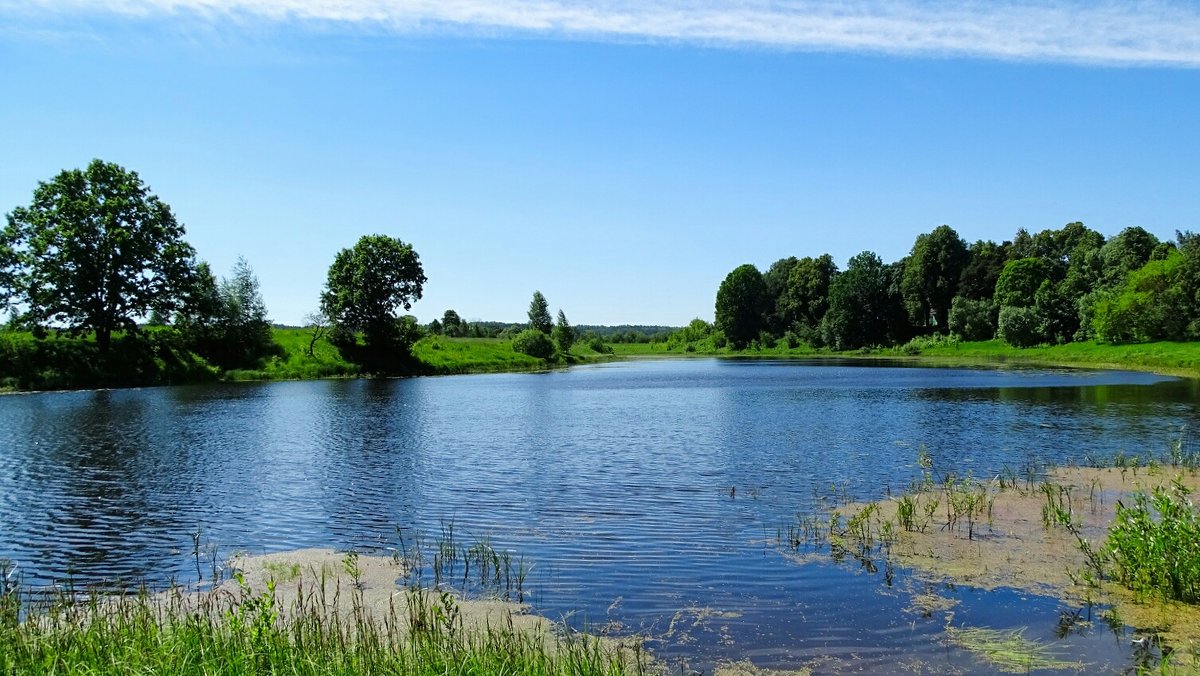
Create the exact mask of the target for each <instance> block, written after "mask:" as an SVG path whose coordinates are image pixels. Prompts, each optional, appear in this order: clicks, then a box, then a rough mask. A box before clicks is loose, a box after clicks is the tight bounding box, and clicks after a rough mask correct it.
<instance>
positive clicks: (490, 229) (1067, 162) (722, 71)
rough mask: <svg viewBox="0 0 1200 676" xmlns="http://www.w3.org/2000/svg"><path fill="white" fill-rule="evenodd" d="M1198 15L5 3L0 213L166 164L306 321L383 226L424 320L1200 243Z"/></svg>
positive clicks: (1155, 7) (289, 314) (193, 230)
mask: <svg viewBox="0 0 1200 676" xmlns="http://www.w3.org/2000/svg"><path fill="white" fill-rule="evenodd" d="M1198 67H1200V8H1197V7H1196V5H1195V4H1193V3H1181V2H1142V3H1136V4H1135V3H1112V4H1109V3H1076V2H1019V3H1002V2H993V3H948V2H926V3H918V2H890V3H867V2H861V1H857V0H846V1H843V2H836V3H832V2H805V1H797V2H765V1H758V0H746V1H744V2H719V1H716V0H700V1H698V2H692V3H680V2H676V1H675V0H643V1H642V2H637V3H634V2H616V1H608V2H579V1H573V0H537V1H528V0H497V1H496V2H480V1H478V0H454V1H453V2H452V1H450V0H445V1H443V2H431V1H417V0H414V1H405V0H339V1H338V2H301V1H300V0H170V1H167V0H163V1H156V0H110V1H108V2H82V1H81V0H16V1H12V0H0V91H2V92H3V94H4V98H5V105H4V106H0V210H2V211H3V212H5V213H7V212H8V211H10V210H11V209H12V208H13V207H15V206H17V205H21V204H27V203H28V202H29V200H30V197H31V193H32V190H33V188H34V187H35V185H36V184H37V182H38V181H39V180H46V179H48V178H50V177H52V176H53V175H54V174H56V173H57V172H58V171H60V170H62V169H64V168H69V167H81V166H84V165H85V164H86V163H87V162H88V161H90V160H91V159H92V158H94V157H100V158H103V159H105V160H108V161H112V162H117V163H119V164H122V165H124V166H125V167H127V168H129V169H133V170H136V171H138V172H139V173H140V175H141V176H142V178H143V180H144V181H145V182H146V183H147V184H148V185H149V186H150V187H151V189H152V190H153V191H154V192H155V193H156V194H158V195H159V196H160V197H161V198H162V199H164V200H165V201H166V202H168V203H169V204H170V205H171V206H172V207H173V209H174V210H175V213H176V215H177V216H178V217H179V219H180V220H181V221H182V222H183V223H184V224H185V225H186V227H187V230H188V240H189V241H190V242H191V243H192V244H193V245H194V246H195V247H196V249H197V253H198V255H199V257H201V258H203V259H205V260H208V261H210V262H211V263H212V264H213V266H214V269H215V270H216V271H217V272H218V273H219V274H224V273H227V272H228V271H229V269H230V268H231V266H232V264H233V262H234V260H235V258H236V257H237V256H238V255H244V256H245V257H246V258H247V259H248V260H249V262H250V264H251V266H252V267H253V268H254V270H255V272H256V273H257V274H258V277H259V279H260V281H261V283H262V291H263V296H264V298H265V300H266V302H267V306H268V309H269V310H270V313H271V316H272V318H273V319H275V320H276V321H282V322H289V323H295V322H299V321H300V319H301V317H302V316H303V315H304V314H305V313H307V312H309V311H311V310H313V309H315V308H316V305H317V298H318V294H319V292H320V290H321V287H322V285H323V283H324V278H325V273H326V270H327V269H328V266H329V263H330V262H331V261H332V259H333V256H334V254H335V253H336V252H337V251H338V250H339V249H341V248H343V247H347V246H350V245H352V244H353V243H354V241H355V240H356V239H357V238H358V237H359V236H360V235H363V234H369V233H385V234H389V235H392V236H396V237H399V238H401V239H403V240H404V241H406V242H409V243H411V244H412V245H413V246H414V247H415V248H416V250H417V251H418V253H419V254H420V256H421V259H422V262H423V264H424V266H425V271H426V274H427V275H428V277H429V282H428V284H427V286H426V291H425V296H424V299H423V300H421V301H420V302H418V303H417V304H416V305H415V306H414V308H413V312H414V314H416V315H417V316H418V317H419V318H420V319H421V320H422V321H428V320H430V319H433V318H434V317H437V316H440V315H441V314H442V312H443V311H444V310H446V309H447V308H453V309H455V310H457V311H458V312H459V313H460V314H461V315H463V316H464V317H468V318H472V319H491V320H500V321H521V320H523V319H524V315H525V310H526V309H527V307H528V303H529V298H530V295H531V294H532V292H533V291H534V290H535V289H539V290H541V291H542V292H543V293H544V294H545V295H546V296H547V298H548V299H549V301H550V304H551V307H552V309H554V310H557V309H558V308H560V307H561V308H562V309H564V310H565V311H566V313H567V316H568V317H569V318H570V319H571V320H572V322H573V323H588V324H618V323H641V324H683V323H686V322H687V321H688V320H690V319H691V318H693V317H697V316H699V317H702V318H705V319H711V318H712V313H713V298H714V295H715V292H716V288H717V285H718V284H719V283H720V281H721V279H722V278H723V277H724V276H725V275H726V274H727V273H728V272H729V271H730V270H732V269H733V268H734V267H736V266H738V265H740V264H742V263H754V264H756V265H758V266H759V268H760V269H763V270H765V269H766V268H767V267H768V266H769V265H770V264H771V262H772V261H774V260H776V259H778V258H780V257H783V256H788V255H796V256H805V255H818V254H821V253H825V252H828V253H830V254H832V255H833V257H834V259H835V260H836V261H837V262H838V263H839V264H840V265H844V263H845V261H846V259H848V258H849V257H850V256H852V255H854V254H856V253H858V252H860V251H863V250H866V249H870V250H873V251H875V252H877V253H879V254H880V255H881V256H882V257H883V258H884V259H885V260H888V261H890V260H894V259H896V258H899V257H901V256H903V255H905V254H906V253H907V252H908V249H909V248H910V247H911V245H912V242H913V239H914V238H915V237H916V235H917V234H918V233H921V232H928V231H929V230H931V229H933V228H934V227H936V226H938V225H940V224H943V223H945V224H949V225H951V226H952V227H954V228H955V229H956V230H958V232H959V233H960V234H961V235H962V236H963V237H964V238H966V239H967V240H971V241H973V240H976V239H994V240H997V241H999V240H1003V239H1008V238H1010V237H1011V236H1012V234H1013V233H1014V232H1015V231H1016V229H1017V228H1019V227H1025V228H1028V229H1030V230H1041V229H1043V228H1047V227H1055V228H1057V227H1061V226H1062V225H1064V224H1065V223H1068V222H1070V221H1075V220H1082V221H1083V222H1085V223H1086V224H1087V225H1089V226H1091V227H1093V228H1095V229H1097V230H1099V231H1101V232H1103V233H1105V234H1106V235H1112V234H1115V233H1117V232H1119V231H1120V230H1121V229H1122V228H1125V227H1128V226H1132V225H1140V226H1142V227H1145V228H1146V229H1148V230H1150V231H1151V232H1154V233H1156V234H1158V235H1159V236H1160V237H1170V236H1173V233H1174V231H1175V230H1176V229H1184V230H1200V222H1198V221H1200V218H1198V215H1200V153H1198V151H1200V124H1197V119H1200V118H1198V117H1197V115H1198V113H1197V111H1200V69H1198Z"/></svg>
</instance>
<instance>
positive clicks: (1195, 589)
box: [1105, 482, 1200, 603]
mask: <svg viewBox="0 0 1200 676" xmlns="http://www.w3.org/2000/svg"><path fill="white" fill-rule="evenodd" d="M1105 550H1106V552H1107V554H1108V557H1109V559H1110V560H1111V562H1112V569H1113V576H1114V578H1115V579H1116V580H1117V581H1118V582H1120V583H1122V584H1124V585H1125V586H1127V587H1129V588H1130V589H1133V590H1134V591H1138V592H1143V593H1146V594H1153V595H1156V596H1161V597H1163V598H1166V599H1174V600H1177V601H1183V602H1186V603H1200V514H1197V512H1196V509H1195V507H1194V506H1193V505H1192V501H1191V497H1190V494H1189V492H1188V490H1187V488H1186V487H1184V486H1183V484H1181V483H1178V482H1176V483H1175V485H1174V486H1173V487H1172V488H1171V489H1170V490H1167V489H1164V488H1161V487H1160V488H1156V489H1155V490H1154V493H1153V495H1149V496H1148V495H1146V494H1145V493H1136V494H1134V496H1133V505H1132V506H1128V507H1127V506H1125V505H1124V504H1122V503H1120V502H1118V503H1117V514H1116V518H1115V519H1114V520H1113V523H1112V525H1110V526H1109V528H1108V540H1107V542H1106V545H1105Z"/></svg>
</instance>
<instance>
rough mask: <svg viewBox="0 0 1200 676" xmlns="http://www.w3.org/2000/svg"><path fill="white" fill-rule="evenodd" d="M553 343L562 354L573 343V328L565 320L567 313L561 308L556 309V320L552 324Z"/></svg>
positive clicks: (566, 351)
mask: <svg viewBox="0 0 1200 676" xmlns="http://www.w3.org/2000/svg"><path fill="white" fill-rule="evenodd" d="M552 337H553V338H554V345H555V346H556V347H557V348H558V351H559V352H561V353H562V354H567V353H569V352H570V351H571V346H572V345H574V344H575V329H573V328H571V324H570V323H569V322H567V315H566V313H564V312H563V311H562V310H559V311H558V322H556V323H555V324H554V332H553V336H552Z"/></svg>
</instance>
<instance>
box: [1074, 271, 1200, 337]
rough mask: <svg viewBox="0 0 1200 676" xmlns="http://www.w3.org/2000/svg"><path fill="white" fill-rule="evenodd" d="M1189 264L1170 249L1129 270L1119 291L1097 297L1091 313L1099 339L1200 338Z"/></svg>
mask: <svg viewBox="0 0 1200 676" xmlns="http://www.w3.org/2000/svg"><path fill="white" fill-rule="evenodd" d="M1187 265H1188V261H1187V259H1186V257H1185V255H1184V254H1183V253H1181V252H1179V251H1171V252H1170V253H1169V254H1168V255H1167V257H1166V258H1165V259H1163V260H1152V261H1149V262H1147V263H1146V264H1145V265H1144V266H1142V267H1141V268H1140V269H1138V270H1135V271H1134V272H1132V273H1130V274H1129V275H1128V277H1127V279H1126V282H1125V285H1124V287H1123V288H1122V289H1120V291H1119V292H1114V293H1111V294H1108V295H1105V296H1101V297H1099V298H1097V299H1096V301H1095V303H1094V304H1093V306H1092V313H1091V314H1092V317H1091V321H1092V330H1093V333H1094V334H1095V336H1096V338H1097V339H1099V340H1102V341H1105V342H1110V343H1123V342H1132V341H1153V340H1195V339H1196V338H1200V330H1198V329H1200V326H1198V325H1197V322H1196V317H1197V309H1196V306H1195V298H1196V297H1195V292H1194V291H1193V290H1192V289H1189V288H1188V284H1187V277H1186V272H1187Z"/></svg>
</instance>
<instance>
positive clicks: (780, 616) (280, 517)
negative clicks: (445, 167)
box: [0, 360, 1200, 671]
mask: <svg viewBox="0 0 1200 676" xmlns="http://www.w3.org/2000/svg"><path fill="white" fill-rule="evenodd" d="M1198 399H1200V383H1198V382H1197V381H1188V380H1178V379H1168V378H1162V377H1159V376H1154V375H1148V374H1137V373H1120V372H1089V371H1068V370H1028V369H1006V370H984V369H931V368H911V367H903V366H898V365H887V364H862V363H855V364H853V365H850V364H838V363H830V362H821V363H805V362H766V361H728V360H721V361H718V360H681V361H639V362H623V363H616V364H606V365H601V366H592V367H584V368H575V369H571V370H569V371H562V372H554V373H547V374H515V375H486V376H455V377H450V378H423V379H412V380H376V381H324V382H292V383H270V384H232V385H213V386H195V387H179V388H158V389H146V390H122V391H94V392H72V393H46V394H31V395H19V396H10V397H3V398H0V557H4V558H8V559H12V560H15V561H17V562H19V564H20V566H21V569H22V571H23V572H24V575H25V580H26V581H27V582H32V583H35V584H41V583H49V582H52V581H54V580H61V579H63V578H64V577H65V576H67V575H68V574H71V575H73V576H74V577H75V579H76V580H83V581H101V580H112V579H116V578H120V579H125V580H131V579H143V578H145V579H149V580H151V581H159V582H161V581H165V580H168V579H175V580H182V581H186V580H193V579H195V577H196V567H195V562H194V559H193V556H192V549H193V541H192V535H191V534H192V533H193V532H195V531H197V529H198V528H199V529H200V532H201V533H202V539H203V542H205V543H214V544H215V545H218V546H219V547H220V550H221V551H222V552H225V553H228V552H233V551H238V550H244V551H249V552H263V551H278V550H286V549H293V548H297V547H309V546H326V547H337V548H357V549H359V550H367V551H369V550H375V549H380V548H383V547H386V546H389V545H393V544H395V542H396V529H397V527H401V528H404V529H406V532H409V533H410V534H411V533H412V532H414V531H415V532H422V533H437V532H438V531H439V529H440V527H441V526H442V524H445V523H448V522H453V523H454V526H455V529H456V531H457V532H458V533H459V535H460V537H464V538H465V539H467V540H469V539H470V538H471V537H482V536H486V537H488V538H490V540H491V542H492V544H493V545H494V546H496V547H503V548H507V549H511V550H512V551H514V552H517V553H520V554H521V555H523V556H524V558H525V560H526V562H527V563H531V564H532V565H533V570H532V573H531V574H530V577H529V579H528V581H527V584H526V586H527V588H528V589H529V590H531V592H532V597H531V599H532V602H533V604H534V605H535V607H536V608H537V609H538V610H539V611H540V612H543V613H545V614H547V615H548V616H550V617H552V618H558V617H564V616H566V617H569V620H570V622H571V623H572V624H575V625H576V626H590V627H597V626H601V625H604V626H606V627H607V628H609V629H612V630H615V631H617V632H633V631H638V632H643V633H647V634H649V635H651V636H652V637H654V638H655V639H656V640H655V641H653V642H652V643H651V644H650V645H651V647H652V648H654V649H656V650H657V651H658V652H659V653H660V654H661V655H663V656H665V657H666V658H667V659H669V660H680V661H682V660H685V659H686V660H687V661H688V663H689V664H691V665H693V666H694V665H700V666H701V667H702V668H703V667H704V666H705V665H709V664H711V662H712V661H713V660H716V659H719V658H722V657H734V658H742V657H749V658H750V659H752V660H753V661H755V662H756V663H758V664H760V665H765V666H771V665H774V666H787V665H788V664H792V663H794V662H795V661H797V660H806V659H810V658H814V657H820V656H829V655H832V656H835V657H839V658H846V659H849V660H850V661H849V662H845V663H838V664H834V663H829V664H827V665H826V666H825V667H821V668H829V669H831V670H839V669H862V670H873V669H881V668H885V667H886V668H888V669H894V668H896V665H897V664H898V662H897V660H899V661H900V662H901V663H902V662H905V661H906V660H910V661H915V660H921V661H922V663H923V664H924V668H927V669H931V670H935V671H936V670H953V669H963V668H965V669H971V668H973V667H974V668H977V667H978V664H976V663H974V662H972V661H971V658H970V656H969V655H965V654H962V653H961V651H957V650H954V649H951V648H949V647H947V646H945V645H943V644H941V643H940V642H939V641H938V637H939V635H940V633H941V631H942V626H943V623H944V617H941V616H935V617H933V618H922V617H920V616H915V615H912V614H909V613H906V612H905V610H904V609H905V608H906V607H907V606H909V604H910V601H911V593H912V591H913V590H914V589H917V590H919V588H920V585H919V583H916V582H915V581H913V580H911V579H910V578H908V576H907V574H906V573H905V572H904V571H898V572H897V573H896V575H895V577H894V578H890V579H885V576H884V574H883V573H882V572H880V571H876V572H869V571H865V570H862V569H859V568H857V567H856V566H854V565H850V564H846V565H837V564H832V563H807V564H801V563H796V562H793V561H791V560H789V559H788V558H787V557H786V556H785V555H784V553H783V552H781V551H780V550H779V548H778V547H777V546H776V545H775V544H774V542H773V539H774V537H775V534H776V532H777V529H778V528H780V527H786V525H787V524H788V523H790V522H793V521H794V519H795V515H796V514H797V513H805V512H811V511H813V510H816V509H820V508H821V506H822V496H828V495H829V494H830V493H831V492H838V493H842V492H846V493H848V494H849V496H850V497H852V498H862V499H875V498H879V497H881V496H882V495H883V494H884V493H885V491H886V490H887V489H888V488H889V487H893V488H896V489H900V488H903V487H904V486H907V485H908V482H909V480H910V479H911V478H913V477H914V476H916V467H915V459H916V454H917V449H918V448H919V447H921V446H922V445H923V446H925V447H926V448H927V449H928V450H929V451H930V452H931V453H932V455H933V456H934V459H935V463H936V465H937V466H939V467H945V468H947V469H949V468H955V469H957V470H959V471H960V472H965V471H968V470H969V471H971V472H973V473H974V475H975V476H985V475H994V474H995V473H997V472H998V471H1000V470H1001V469H1003V468H1010V469H1013V470H1017V471H1021V469H1022V468H1024V467H1026V466H1037V465H1039V464H1040V463H1061V462H1069V461H1077V462H1078V461H1084V460H1085V459H1086V458H1089V457H1098V458H1102V457H1108V456H1112V455H1114V454H1116V453H1119V452H1125V453H1129V454H1139V453H1140V454H1146V453H1153V454H1156V455H1158V454H1161V453H1163V452H1165V451H1166V449H1167V448H1168V444H1169V443H1170V442H1171V441H1172V440H1175V439H1178V438H1180V435H1181V434H1183V436H1184V438H1185V440H1188V443H1191V441H1190V440H1191V438H1192V436H1193V433H1192V431H1191V428H1190V427H1189V426H1190V425H1194V424H1195V422H1196V421H1197V420H1200V416H1198V413H1200V411H1198V404H1197V400H1198ZM831 486H832V487H835V488H831ZM731 488H736V491H735V492H734V495H732V496H731V494H730V492H731V491H730V489H731ZM889 582H890V583H891V584H890V585H889V584H888V583H889ZM950 593H952V594H953V595H956V597H958V598H961V599H962V605H960V607H959V608H958V609H957V610H956V615H955V621H956V622H975V623H979V624H985V625H987V626H994V627H997V628H1004V627H1016V626H1029V627H1030V629H1029V631H1028V632H1027V634H1026V635H1027V636H1030V637H1034V638H1044V639H1045V640H1053V639H1054V638H1055V634H1054V629H1055V627H1056V624H1057V619H1058V612H1059V611H1061V610H1070V609H1068V608H1062V607H1060V604H1059V603H1058V602H1055V601H1053V600H1048V599H1039V598H1036V597H1026V596H1022V595H1020V594H1017V593H1012V592H1004V591H999V592H990V593H985V592H977V591H971V590H964V589H960V590H955V591H952V592H950ZM713 611H715V613H714V612H713ZM1031 618H1044V621H1043V620H1039V619H1031ZM673 619H674V620H675V621H674V622H672V620H673ZM1039 622H1040V624H1039ZM1127 643H1128V641H1127V639H1126V640H1125V641H1124V643H1123V642H1122V640H1121V639H1119V638H1117V637H1114V636H1113V635H1112V634H1108V633H1106V632H1104V631H1101V630H1096V631H1094V632H1091V633H1087V632H1085V635H1083V636H1071V637H1068V638H1067V639H1065V643H1064V644H1063V645H1064V646H1065V649H1066V650H1068V651H1075V652H1078V653H1082V654H1086V655H1088V656H1090V659H1098V660H1100V661H1099V662H1097V664H1098V665H1099V666H1098V668H1101V669H1102V670H1103V669H1109V668H1111V669H1113V670H1117V669H1119V668H1120V667H1121V666H1125V662H1127V660H1128V659H1129V656H1128V654H1127V653H1128V649H1127V645H1126V644H1127Z"/></svg>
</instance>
